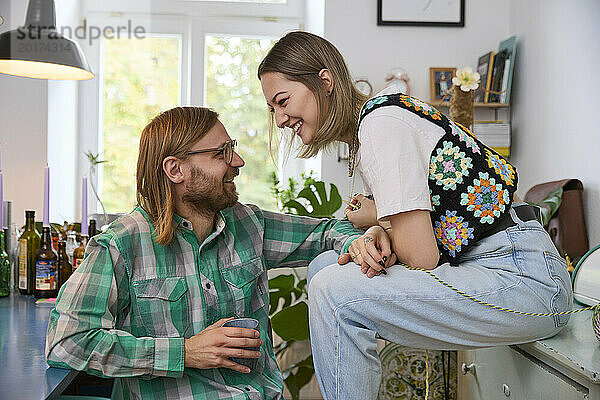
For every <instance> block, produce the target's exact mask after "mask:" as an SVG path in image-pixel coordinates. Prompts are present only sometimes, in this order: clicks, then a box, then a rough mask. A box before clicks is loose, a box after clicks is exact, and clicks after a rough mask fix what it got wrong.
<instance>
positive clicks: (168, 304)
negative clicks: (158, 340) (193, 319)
mask: <svg viewBox="0 0 600 400" xmlns="http://www.w3.org/2000/svg"><path fill="white" fill-rule="evenodd" d="M132 288H133V294H134V296H135V307H134V309H135V313H134V315H135V318H134V320H135V322H134V323H135V325H138V324H139V326H138V327H139V328H141V329H139V330H138V331H139V333H141V334H143V335H147V336H152V337H182V336H184V331H185V328H186V326H187V325H189V306H188V300H187V296H184V295H185V294H186V293H187V291H188V287H187V284H186V281H185V278H183V277H168V278H153V279H144V280H140V281H134V282H132ZM136 330H137V329H136Z"/></svg>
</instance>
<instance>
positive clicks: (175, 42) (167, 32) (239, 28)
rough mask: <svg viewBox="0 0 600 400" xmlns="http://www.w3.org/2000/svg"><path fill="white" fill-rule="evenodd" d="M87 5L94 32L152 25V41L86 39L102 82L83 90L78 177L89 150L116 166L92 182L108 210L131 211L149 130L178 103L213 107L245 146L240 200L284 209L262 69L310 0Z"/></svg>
mask: <svg viewBox="0 0 600 400" xmlns="http://www.w3.org/2000/svg"><path fill="white" fill-rule="evenodd" d="M84 4H85V7H83V12H84V15H86V20H87V24H88V25H89V26H95V27H99V28H100V29H103V28H104V27H107V26H109V27H117V26H128V25H131V26H132V27H134V28H135V27H139V26H143V27H144V29H145V32H146V35H145V38H144V39H136V38H135V37H134V38H131V37H125V36H123V35H122V36H121V38H120V39H100V40H95V41H87V42H82V43H81V45H82V46H83V47H84V51H85V53H86V56H87V57H88V61H89V62H90V65H91V66H92V69H93V70H94V71H95V72H96V79H93V80H91V81H88V82H84V83H82V84H81V86H80V87H81V92H80V102H81V103H80V113H81V115H82V118H80V131H81V137H80V144H79V153H80V158H79V165H80V168H79V171H78V177H76V179H77V180H79V181H80V179H81V175H82V174H83V173H85V171H87V170H88V166H89V163H88V161H87V158H86V157H85V156H84V154H85V153H87V152H92V153H93V154H99V155H100V159H103V160H106V161H107V162H106V163H104V164H100V166H99V168H98V173H97V174H96V175H97V176H90V182H92V183H95V184H96V188H98V192H99V195H100V198H101V199H102V201H103V203H104V205H105V207H106V211H107V212H110V213H115V212H129V211H130V210H131V209H132V207H133V206H134V205H135V191H136V179H135V169H136V162H137V154H138V140H139V135H140V133H141V130H142V129H143V127H144V126H145V125H146V124H147V123H148V122H149V120H150V118H152V117H153V116H155V115H156V114H158V113H159V112H161V111H164V110H166V109H169V108H172V107H175V106H178V105H193V106H208V107H213V108H214V109H215V110H216V111H217V112H219V114H220V116H221V121H222V122H223V123H224V125H225V126H226V128H227V130H228V132H229V134H230V135H231V136H232V137H233V138H237V139H238V140H239V141H240V153H241V155H242V157H244V160H245V161H246V166H244V168H242V170H241V174H240V176H239V177H238V178H237V179H236V183H237V188H238V192H239V193H240V200H241V201H242V202H248V203H254V204H257V205H258V206H260V207H264V208H266V209H275V207H276V204H275V201H274V200H272V197H271V194H270V191H269V189H270V182H269V175H270V172H271V171H276V170H277V167H276V162H274V161H273V159H272V158H271V155H270V154H269V150H268V132H267V129H268V124H269V116H268V112H267V107H266V104H265V101H264V98H263V96H262V90H261V89H260V82H259V81H258V79H257V77H256V71H257V68H258V64H259V62H260V61H261V60H262V58H263V57H264V55H265V54H266V52H267V51H268V50H269V49H270V47H271V46H272V43H273V41H274V40H277V39H278V38H279V37H281V36H282V35H284V34H285V32H288V31H290V30H295V29H298V28H299V26H300V23H301V15H302V4H303V3H302V1H301V0H287V1H286V2H285V3H277V2H276V1H273V2H271V1H269V2H267V3H253V2H239V3H238V2H222V1H198V2H197V1H182V2H171V1H163V0H155V1H153V2H152V7H151V8H146V9H144V10H139V9H137V8H135V4H138V3H135V4H134V3H131V2H123V1H120V0H106V1H105V2H96V1H88V0H85V1H84ZM280 17H281V19H280ZM240 78H241V79H240ZM274 158H275V160H277V155H276V154H275V155H274ZM89 210H90V212H101V211H102V210H101V207H100V203H96V204H92V203H90V206H89Z"/></svg>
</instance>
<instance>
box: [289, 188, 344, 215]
mask: <svg viewBox="0 0 600 400" xmlns="http://www.w3.org/2000/svg"><path fill="white" fill-rule="evenodd" d="M329 187H330V191H329V197H328V196H327V190H326V189H325V182H323V181H317V182H314V183H310V184H309V185H308V186H306V187H305V188H304V189H302V190H301V191H300V193H298V196H296V197H297V198H298V199H305V200H306V201H307V202H308V203H309V204H310V207H311V211H308V210H307V209H306V207H305V206H304V205H302V204H301V203H299V202H298V201H297V200H291V201H288V202H286V203H285V204H284V205H283V206H284V208H286V209H289V210H295V214H297V215H304V216H309V217H314V218H333V214H334V213H335V212H336V211H337V210H339V208H340V207H341V206H342V197H341V196H340V193H339V191H338V188H337V186H335V185H334V184H333V183H330V184H329ZM317 196H318V197H317Z"/></svg>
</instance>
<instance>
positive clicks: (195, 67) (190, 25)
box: [77, 0, 304, 214]
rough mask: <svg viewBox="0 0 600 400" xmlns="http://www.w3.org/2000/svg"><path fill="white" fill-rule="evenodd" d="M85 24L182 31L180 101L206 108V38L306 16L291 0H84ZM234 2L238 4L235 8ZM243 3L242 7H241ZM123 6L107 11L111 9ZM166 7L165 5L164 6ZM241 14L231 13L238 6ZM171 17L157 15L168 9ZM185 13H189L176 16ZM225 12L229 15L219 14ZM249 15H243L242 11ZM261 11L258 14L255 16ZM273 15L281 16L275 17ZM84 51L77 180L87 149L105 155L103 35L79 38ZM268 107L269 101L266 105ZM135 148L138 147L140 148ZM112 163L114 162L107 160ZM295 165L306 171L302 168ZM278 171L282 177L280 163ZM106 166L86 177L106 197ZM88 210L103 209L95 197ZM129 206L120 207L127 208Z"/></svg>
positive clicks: (289, 26) (277, 32)
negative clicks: (86, 69) (280, 0)
mask: <svg viewBox="0 0 600 400" xmlns="http://www.w3.org/2000/svg"><path fill="white" fill-rule="evenodd" d="M83 3H84V7H83V10H84V15H85V16H86V17H85V23H86V24H87V25H88V26H100V27H104V26H121V25H123V24H124V25H127V22H128V20H131V21H133V22H134V26H144V28H145V29H146V34H150V35H173V34H176V35H180V36H181V38H182V41H181V70H180V76H181V80H180V85H181V87H180V96H179V102H180V105H186V104H192V105H200V106H203V105H205V104H206V101H205V98H206V94H205V87H206V77H205V73H204V72H205V67H206V59H205V40H206V36H209V35H217V36H241V37H250V38H262V37H281V36H282V35H284V34H285V33H286V32H288V31H291V30H297V29H301V28H302V26H303V24H302V18H303V10H302V7H301V6H302V5H303V0H288V3H287V4H256V3H232V2H211V1H197V2H196V1H191V0H184V1H169V2H168V4H167V2H165V1H163V0H156V1H154V0H153V1H152V2H151V7H148V3H149V2H148V1H137V0H135V1H127V2H123V1H122V0H121V1H117V0H105V1H103V2H102V3H103V4H102V5H101V6H100V7H101V9H99V8H98V7H99V6H98V4H97V3H99V2H96V1H95V0H84V2H83ZM233 6H236V7H233ZM238 6H240V7H238ZM111 7H114V8H113V9H117V10H120V11H118V12H115V11H112V12H109V11H107V9H111ZM165 7H167V8H165ZM234 8H235V10H236V11H238V12H237V14H238V15H232V14H235V13H232V9H234ZM135 10H137V11H140V10H146V11H151V13H147V14H141V13H139V12H134V11H135ZM167 10H170V14H171V15H166V14H160V13H155V11H156V12H161V11H162V12H167ZM184 11H185V12H187V14H186V15H172V14H173V13H178V12H181V13H182V14H183V12H184ZM219 13H220V14H225V15H219ZM244 13H245V14H244ZM258 15H262V17H260V18H257V17H256V16H258ZM269 15H272V16H275V15H278V16H279V17H276V18H272V17H269ZM80 45H81V46H82V48H83V50H84V53H85V54H86V56H87V59H88V62H89V63H90V66H91V67H92V70H93V71H94V72H95V73H96V78H95V79H92V80H90V81H86V82H82V83H81V86H80V88H79V110H80V114H79V115H80V117H79V128H80V129H79V132H80V135H79V146H78V150H79V159H78V165H79V166H80V167H79V168H78V171H77V181H78V182H79V181H81V178H82V177H83V176H84V175H87V171H88V168H89V162H88V160H87V157H86V156H85V153H87V152H88V151H91V152H93V153H94V154H100V155H101V157H100V158H101V159H102V154H103V118H104V115H103V101H104V96H103V93H104V86H103V79H104V71H103V68H102V67H103V60H104V58H103V57H104V54H103V53H104V48H103V47H104V46H103V39H96V40H95V41H92V43H91V45H90V42H89V41H88V40H85V41H84V40H81V41H80ZM265 107H266V105H265ZM136 150H137V149H136ZM109 161H110V160H109ZM290 163H291V164H296V163H300V164H302V165H304V164H303V163H302V160H295V159H290V160H289V162H288V167H289V164H290ZM300 164H299V167H298V168H296V169H302V166H300ZM278 169H279V175H282V174H283V172H282V166H281V165H280V167H279V168H278ZM103 173H104V171H103V168H102V164H100V165H99V166H98V168H97V171H96V174H95V176H93V177H88V179H89V180H90V182H93V184H94V185H95V187H96V188H97V191H98V195H99V196H100V198H102V176H103ZM88 209H89V212H90V214H91V213H94V212H101V211H102V208H101V206H100V203H99V202H97V201H94V200H92V201H90V204H89V208H88ZM129 211H130V210H120V212H129Z"/></svg>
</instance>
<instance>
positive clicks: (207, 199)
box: [182, 167, 239, 215]
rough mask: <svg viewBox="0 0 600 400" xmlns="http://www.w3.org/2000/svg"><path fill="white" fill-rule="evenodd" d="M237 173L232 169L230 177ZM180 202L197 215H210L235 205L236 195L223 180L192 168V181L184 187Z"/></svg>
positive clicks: (236, 170) (235, 169)
mask: <svg viewBox="0 0 600 400" xmlns="http://www.w3.org/2000/svg"><path fill="white" fill-rule="evenodd" d="M238 173H239V172H238V169H237V168H234V173H233V174H232V177H234V176H236V175H238ZM182 200H183V202H184V203H186V204H188V205H189V206H191V207H192V208H193V209H194V210H196V211H197V212H198V213H200V214H204V215H212V214H215V213H217V212H219V211H221V210H224V209H226V208H229V207H232V206H233V205H235V203H237V201H238V194H237V192H236V191H235V189H233V188H228V187H226V185H225V183H224V182H223V178H221V180H219V179H218V178H216V177H211V176H210V175H208V174H206V173H204V171H202V170H201V169H200V168H195V167H194V168H192V181H191V182H190V183H189V184H187V185H186V191H185V193H184V194H183V197H182Z"/></svg>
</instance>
